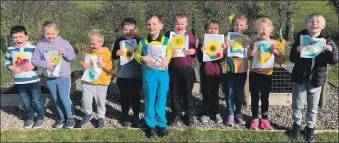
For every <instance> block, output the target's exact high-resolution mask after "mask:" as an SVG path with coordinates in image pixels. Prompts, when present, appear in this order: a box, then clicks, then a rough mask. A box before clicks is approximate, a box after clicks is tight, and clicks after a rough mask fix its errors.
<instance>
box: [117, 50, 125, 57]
mask: <svg viewBox="0 0 339 143" xmlns="http://www.w3.org/2000/svg"><path fill="white" fill-rule="evenodd" d="M122 54H124V53H123V52H122V51H121V50H120V49H119V50H118V51H117V53H116V55H117V56H121V55H122Z"/></svg>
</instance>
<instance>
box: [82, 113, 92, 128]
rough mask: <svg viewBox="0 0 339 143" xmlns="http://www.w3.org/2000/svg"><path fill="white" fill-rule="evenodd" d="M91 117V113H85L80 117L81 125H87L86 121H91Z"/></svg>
mask: <svg viewBox="0 0 339 143" xmlns="http://www.w3.org/2000/svg"><path fill="white" fill-rule="evenodd" d="M91 119H92V114H91V115H85V116H84V117H82V120H81V126H86V125H88V123H89V121H91Z"/></svg>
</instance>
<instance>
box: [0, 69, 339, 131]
mask: <svg viewBox="0 0 339 143" xmlns="http://www.w3.org/2000/svg"><path fill="white" fill-rule="evenodd" d="M285 68H286V67H285ZM287 69H288V70H290V69H289V67H287ZM81 74H82V72H81V71H79V72H75V73H74V74H72V77H75V76H77V75H81ZM327 92H328V93H327V94H328V96H329V97H330V98H329V100H328V102H327V104H326V106H325V107H324V108H322V109H321V108H319V109H318V118H317V125H316V128H317V129H318V130H337V129H338V128H339V123H338V121H339V120H338V111H339V109H338V88H336V87H333V86H331V85H329V86H328V91H327ZM81 96H82V94H81V91H78V92H75V93H73V95H71V99H72V101H73V103H74V106H75V115H76V121H77V125H76V127H80V126H79V125H78V124H79V123H80V120H81V116H82V113H81V103H80V102H81ZM220 97H221V100H220V114H221V116H222V117H223V119H224V122H223V123H222V124H216V123H214V121H212V120H210V121H209V122H208V123H206V124H202V123H201V122H200V121H199V120H198V118H196V121H195V122H196V123H195V125H194V126H195V127H198V128H205V129H209V128H221V129H223V128H230V127H228V126H226V125H225V121H226V120H227V119H226V116H227V113H226V112H227V110H226V102H225V99H224V95H223V93H222V92H221V90H220ZM141 102H142V104H141V110H142V112H143V108H144V106H143V100H141ZM193 102H194V103H195V104H194V106H195V112H196V115H197V117H200V116H201V114H200V113H201V111H202V107H203V106H202V96H201V95H196V96H195V98H194V99H193ZM119 103H120V101H119V95H108V96H107V102H106V109H107V113H106V118H105V124H106V127H109V128H116V127H121V125H120V123H119V120H120V117H121V108H120V104H119ZM168 105H169V104H168ZM93 107H94V108H95V106H93ZM305 108H306V106H305ZM170 111H171V110H170V109H169V108H167V115H169V113H170ZM242 111H243V114H244V118H245V119H246V120H247V123H248V124H247V125H246V126H238V125H236V126H234V127H233V128H235V129H245V128H248V127H249V123H250V122H251V109H250V107H245V106H243V109H242ZM0 112H1V130H8V129H15V128H22V126H23V124H24V122H23V109H22V108H20V107H1V109H0ZM130 113H132V111H130ZM259 113H261V112H260V108H259ZM305 113H306V111H304V117H305ZM56 115H57V112H56V110H55V107H54V106H52V107H46V115H45V127H46V128H51V127H52V124H53V123H54V122H55V120H56ZM139 116H140V118H143V113H140V115H139ZM269 118H270V121H271V124H272V126H273V127H274V128H275V129H279V130H285V129H288V128H290V127H291V124H292V117H291V107H290V106H277V105H271V106H270V107H269ZM304 121H305V119H304V120H303V122H302V124H303V125H305V122H304ZM94 125H95V121H94V120H92V124H89V125H87V126H85V127H84V128H93V127H94ZM176 127H177V128H187V126H185V125H183V124H179V125H178V126H176Z"/></svg>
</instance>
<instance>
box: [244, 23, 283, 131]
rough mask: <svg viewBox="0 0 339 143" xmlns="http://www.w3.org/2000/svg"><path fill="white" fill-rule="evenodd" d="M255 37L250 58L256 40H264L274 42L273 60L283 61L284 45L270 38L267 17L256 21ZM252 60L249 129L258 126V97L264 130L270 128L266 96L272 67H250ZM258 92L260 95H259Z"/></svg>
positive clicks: (272, 46) (270, 27) (270, 29)
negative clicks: (251, 117) (250, 120)
mask: <svg viewBox="0 0 339 143" xmlns="http://www.w3.org/2000/svg"><path fill="white" fill-rule="evenodd" d="M255 24H256V25H255V26H256V30H257V36H258V37H257V38H256V39H255V40H253V42H252V45H251V47H250V50H249V52H250V53H249V54H250V55H249V56H250V58H252V57H253V56H254V55H255V54H256V52H257V51H254V50H253V48H254V47H253V45H254V43H255V42H257V41H261V40H265V41H269V42H273V43H275V44H272V45H271V53H272V54H274V60H275V62H276V63H278V64H282V63H284V61H285V57H284V47H283V45H282V44H281V43H280V42H279V41H277V40H273V39H271V38H270V35H271V34H272V32H273V29H274V27H273V23H272V22H271V20H269V19H268V18H259V19H258V20H257V21H256V23H255ZM252 63H253V60H251V61H250V66H251V68H250V74H249V86H250V92H251V110H252V116H253V120H252V122H251V127H250V129H255V130H258V128H259V119H258V104H259V97H260V99H261V114H262V121H261V128H262V129H264V130H272V129H273V128H272V127H271V124H270V122H269V120H268V106H269V101H268V97H269V94H270V91H271V87H272V73H273V68H252ZM259 92H260V96H259Z"/></svg>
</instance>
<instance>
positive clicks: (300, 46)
mask: <svg viewBox="0 0 339 143" xmlns="http://www.w3.org/2000/svg"><path fill="white" fill-rule="evenodd" d="M304 49H305V46H303V45H299V46H298V47H297V52H298V53H299V52H300V51H302V50H304Z"/></svg>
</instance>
